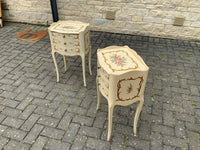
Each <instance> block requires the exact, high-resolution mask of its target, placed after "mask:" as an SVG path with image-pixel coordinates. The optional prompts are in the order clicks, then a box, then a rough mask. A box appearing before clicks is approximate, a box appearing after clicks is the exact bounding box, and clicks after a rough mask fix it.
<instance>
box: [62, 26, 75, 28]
mask: <svg viewBox="0 0 200 150" xmlns="http://www.w3.org/2000/svg"><path fill="white" fill-rule="evenodd" d="M63 28H65V29H74V27H73V26H64V27H63Z"/></svg>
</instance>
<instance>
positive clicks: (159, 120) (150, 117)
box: [141, 113, 162, 123]
mask: <svg viewBox="0 0 200 150" xmlns="http://www.w3.org/2000/svg"><path fill="white" fill-rule="evenodd" d="M141 118H142V120H148V121H151V122H156V123H162V117H161V116H156V115H151V114H144V113H141Z"/></svg>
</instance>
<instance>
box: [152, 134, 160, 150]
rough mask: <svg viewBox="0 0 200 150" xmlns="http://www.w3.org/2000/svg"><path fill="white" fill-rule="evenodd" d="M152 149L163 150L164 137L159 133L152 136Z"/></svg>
mask: <svg viewBox="0 0 200 150" xmlns="http://www.w3.org/2000/svg"><path fill="white" fill-rule="evenodd" d="M151 149H152V150H162V136H161V135H160V134H159V133H158V132H157V133H153V134H152V135H151Z"/></svg>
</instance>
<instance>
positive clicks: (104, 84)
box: [97, 64, 110, 98]
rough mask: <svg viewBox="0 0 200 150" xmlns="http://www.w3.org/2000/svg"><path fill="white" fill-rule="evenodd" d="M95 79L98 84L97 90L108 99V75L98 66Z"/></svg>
mask: <svg viewBox="0 0 200 150" xmlns="http://www.w3.org/2000/svg"><path fill="white" fill-rule="evenodd" d="M97 77H98V82H99V89H100V91H101V93H102V94H103V95H104V96H105V97H106V98H108V97H109V78H110V77H109V74H108V73H107V72H106V71H105V70H104V69H103V68H102V67H100V66H99V64H98V71H97Z"/></svg>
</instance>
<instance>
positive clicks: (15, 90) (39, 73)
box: [0, 23, 200, 150]
mask: <svg viewBox="0 0 200 150" xmlns="http://www.w3.org/2000/svg"><path fill="white" fill-rule="evenodd" d="M26 29H32V31H40V30H42V29H44V30H47V27H45V26H37V25H28V24H20V23H5V25H4V27H3V28H0V149H4V150H28V149H30V150H68V149H70V150H82V149H84V150H91V149H92V150H124V149H126V150H200V43H199V42H193V41H182V40H174V39H163V38H153V37H145V36H136V35H124V34H115V33H105V32H97V31H91V46H92V72H93V75H92V76H90V75H89V70H88V62H87V61H88V57H86V62H87V63H86V80H87V87H84V86H83V80H82V67H81V58H80V57H79V56H75V57H67V65H68V71H67V72H64V64H63V60H62V56H60V55H57V61H58V64H59V72H60V82H59V83H57V82H56V72H55V67H54V64H53V59H52V56H51V46H50V40H49V36H48V35H47V36H46V37H45V38H43V39H41V40H38V41H29V42H25V41H20V40H18V39H17V38H16V35H17V34H18V33H19V32H21V31H24V30H26ZM110 45H119V46H123V45H128V46H129V47H130V48H132V49H134V50H135V51H136V52H137V53H138V54H139V55H140V56H141V57H142V58H143V59H144V61H145V62H146V64H147V65H148V66H149V68H150V71H149V75H148V81H147V84H146V90H145V102H144V106H143V109H142V113H141V115H140V118H139V121H138V128H137V131H138V134H137V137H134V136H133V130H132V129H133V118H134V113H135V109H136V106H137V103H135V104H132V105H130V106H126V107H123V106H116V107H115V109H114V116H113V129H112V136H111V140H110V142H107V141H106V137H107V124H108V120H107V115H108V110H107V109H108V105H107V101H106V99H105V98H103V97H102V102H101V107H100V110H98V111H97V110H96V102H97V96H96V82H95V77H96V69H97V68H96V61H97V56H96V51H97V49H98V48H104V47H107V46H110Z"/></svg>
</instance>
